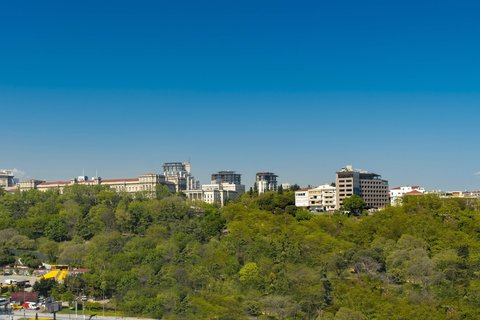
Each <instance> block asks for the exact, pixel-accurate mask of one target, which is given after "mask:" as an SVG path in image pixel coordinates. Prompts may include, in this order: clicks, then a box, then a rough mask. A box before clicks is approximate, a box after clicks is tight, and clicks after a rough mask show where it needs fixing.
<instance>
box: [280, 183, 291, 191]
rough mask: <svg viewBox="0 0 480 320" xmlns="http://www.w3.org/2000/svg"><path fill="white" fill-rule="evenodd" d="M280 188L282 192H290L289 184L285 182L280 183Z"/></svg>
mask: <svg viewBox="0 0 480 320" xmlns="http://www.w3.org/2000/svg"><path fill="white" fill-rule="evenodd" d="M281 186H282V189H283V190H290V188H291V187H292V185H291V184H290V183H286V182H285V183H282V184H281Z"/></svg>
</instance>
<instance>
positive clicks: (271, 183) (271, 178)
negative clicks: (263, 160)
mask: <svg viewBox="0 0 480 320" xmlns="http://www.w3.org/2000/svg"><path fill="white" fill-rule="evenodd" d="M277 178H278V176H277V175H276V174H274V173H272V172H258V173H257V174H256V179H255V185H256V188H257V191H258V194H262V193H265V192H267V191H277Z"/></svg>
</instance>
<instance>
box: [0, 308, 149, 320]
mask: <svg viewBox="0 0 480 320" xmlns="http://www.w3.org/2000/svg"><path fill="white" fill-rule="evenodd" d="M24 312H25V313H24ZM36 313H38V317H39V318H48V319H53V314H51V313H44V312H38V311H35V310H15V311H14V312H13V313H5V312H4V311H2V312H0V320H18V319H20V318H23V317H24V314H25V317H26V318H32V319H35V314H36ZM101 313H102V312H101V311H100V312H99V314H98V315H97V316H95V317H93V318H92V319H95V320H154V319H147V318H131V317H130V318H128V317H125V318H124V317H107V316H105V317H103V316H101ZM89 314H91V313H89ZM56 318H57V320H84V318H83V316H82V315H81V314H79V315H78V316H77V317H76V318H75V315H74V314H57V317H56ZM88 319H89V316H87V315H85V320H88Z"/></svg>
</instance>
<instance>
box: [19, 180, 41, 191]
mask: <svg viewBox="0 0 480 320" xmlns="http://www.w3.org/2000/svg"><path fill="white" fill-rule="evenodd" d="M42 183H45V181H43V180H36V179H29V180H22V181H20V182H19V183H18V189H19V190H20V191H28V190H32V189H37V187H38V185H39V184H42Z"/></svg>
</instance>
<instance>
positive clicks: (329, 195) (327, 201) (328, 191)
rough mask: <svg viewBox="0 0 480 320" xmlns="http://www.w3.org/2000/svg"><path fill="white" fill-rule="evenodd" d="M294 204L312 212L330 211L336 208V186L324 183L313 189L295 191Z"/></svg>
mask: <svg viewBox="0 0 480 320" xmlns="http://www.w3.org/2000/svg"><path fill="white" fill-rule="evenodd" d="M295 206H297V207H303V208H306V209H308V210H310V211H312V212H332V211H335V209H336V188H335V187H333V186H331V185H329V184H324V185H321V186H319V187H317V188H313V189H301V190H298V191H295Z"/></svg>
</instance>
